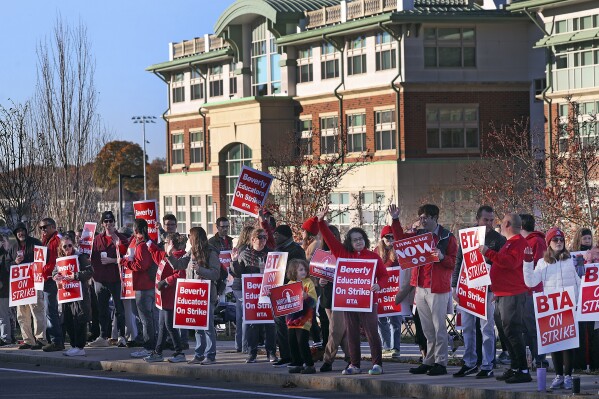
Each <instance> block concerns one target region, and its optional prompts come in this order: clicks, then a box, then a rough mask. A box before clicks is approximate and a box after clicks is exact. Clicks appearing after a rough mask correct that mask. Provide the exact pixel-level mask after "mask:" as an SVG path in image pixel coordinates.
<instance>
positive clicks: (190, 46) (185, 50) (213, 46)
mask: <svg viewBox="0 0 599 399" xmlns="http://www.w3.org/2000/svg"><path fill="white" fill-rule="evenodd" d="M208 39H209V47H208V51H212V50H219V49H222V48H225V47H229V44H228V43H227V42H225V40H224V39H223V38H221V37H218V36H215V35H210V36H209V37H208ZM205 52H206V39H205V38H204V37H196V38H194V39H191V40H184V41H182V42H179V43H173V58H182V57H188V56H190V55H195V54H202V53H205Z"/></svg>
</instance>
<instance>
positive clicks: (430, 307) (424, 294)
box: [389, 204, 458, 376]
mask: <svg viewBox="0 0 599 399" xmlns="http://www.w3.org/2000/svg"><path fill="white" fill-rule="evenodd" d="M389 213H390V215H391V218H392V219H393V222H392V224H391V229H392V231H393V236H394V237H395V239H396V240H401V239H404V238H408V237H413V236H416V235H421V234H425V233H432V234H433V238H434V242H435V247H434V248H433V249H432V250H431V253H433V254H435V255H437V257H438V258H439V261H438V262H435V263H429V264H427V265H424V266H420V267H417V268H416V270H414V271H412V277H411V280H410V285H412V286H413V287H416V307H417V308H418V313H419V315H420V323H421V324H422V330H423V331H424V336H425V337H426V341H427V351H426V357H425V358H424V359H422V364H421V365H420V366H418V367H413V368H411V369H410V370H409V371H410V373H412V374H427V375H429V376H436V375H443V374H447V349H448V348H447V346H448V342H447V327H446V326H445V318H446V316H447V307H448V306H449V301H450V300H451V275H452V273H453V268H454V266H455V259H456V256H457V252H458V244H457V240H456V238H455V237H454V235H453V234H452V233H451V232H450V231H449V230H447V229H446V228H444V227H443V226H441V225H440V224H439V223H438V221H439V207H437V206H436V205H433V204H425V205H422V206H421V207H420V208H418V218H419V222H420V226H419V228H418V229H417V230H416V232H415V233H409V234H406V233H404V232H403V229H402V227H401V224H400V223H399V213H400V211H399V208H398V207H397V206H395V205H391V206H390V207H389Z"/></svg>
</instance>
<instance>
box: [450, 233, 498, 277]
mask: <svg viewBox="0 0 599 399" xmlns="http://www.w3.org/2000/svg"><path fill="white" fill-rule="evenodd" d="M486 233H487V228H486V227H485V226H478V227H471V228H469V229H462V230H460V231H459V232H458V237H459V239H460V247H461V249H462V257H463V259H464V264H465V266H466V274H468V286H469V287H470V288H476V287H481V286H483V285H489V284H491V276H490V275H489V269H488V268H487V264H486V262H485V258H484V257H483V255H482V254H481V252H480V250H479V248H480V246H481V245H483V244H484V243H485V235H486Z"/></svg>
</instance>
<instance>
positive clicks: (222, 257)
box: [218, 251, 233, 292]
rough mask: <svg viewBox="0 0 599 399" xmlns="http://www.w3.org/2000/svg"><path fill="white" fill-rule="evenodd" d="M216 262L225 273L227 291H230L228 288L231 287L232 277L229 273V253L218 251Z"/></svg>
mask: <svg viewBox="0 0 599 399" xmlns="http://www.w3.org/2000/svg"><path fill="white" fill-rule="evenodd" d="M218 260H219V261H220V267H222V268H223V269H225V270H226V271H227V291H225V292H228V291H230V288H229V287H231V286H232V285H233V276H232V275H231V273H229V270H230V266H231V251H220V252H219V254H218Z"/></svg>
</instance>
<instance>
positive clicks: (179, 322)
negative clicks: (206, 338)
mask: <svg viewBox="0 0 599 399" xmlns="http://www.w3.org/2000/svg"><path fill="white" fill-rule="evenodd" d="M211 285H212V282H211V281H210V280H191V279H182V278H181V279H178V280H177V287H176V292H175V308H174V313H175V316H174V317H173V327H174V328H184V329H193V330H207V329H208V328H209V325H208V319H209V317H208V315H209V314H210V312H212V311H213V310H212V309H211V308H210V288H211V287H210V286H211Z"/></svg>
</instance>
